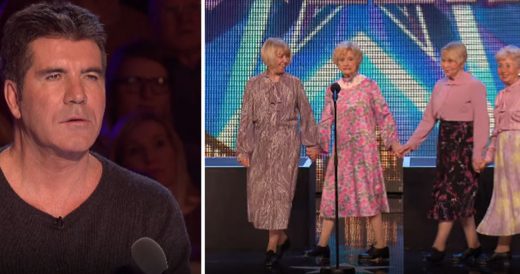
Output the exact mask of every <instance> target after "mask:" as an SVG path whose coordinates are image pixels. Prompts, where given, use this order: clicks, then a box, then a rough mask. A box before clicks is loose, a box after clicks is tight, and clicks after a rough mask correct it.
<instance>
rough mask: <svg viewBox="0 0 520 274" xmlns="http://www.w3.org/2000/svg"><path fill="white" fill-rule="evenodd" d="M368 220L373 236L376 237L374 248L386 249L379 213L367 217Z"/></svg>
mask: <svg viewBox="0 0 520 274" xmlns="http://www.w3.org/2000/svg"><path fill="white" fill-rule="evenodd" d="M368 220H369V222H370V225H371V226H372V229H373V230H374V234H375V237H376V244H375V246H374V247H375V248H377V249H381V248H384V247H386V241H385V233H384V230H383V218H382V217H381V213H379V214H377V215H375V216H372V217H369V218H368Z"/></svg>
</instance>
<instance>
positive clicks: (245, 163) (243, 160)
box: [237, 154, 249, 167]
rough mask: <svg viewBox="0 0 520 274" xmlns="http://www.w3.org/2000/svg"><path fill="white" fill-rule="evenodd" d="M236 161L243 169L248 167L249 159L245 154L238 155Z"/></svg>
mask: <svg viewBox="0 0 520 274" xmlns="http://www.w3.org/2000/svg"><path fill="white" fill-rule="evenodd" d="M237 160H238V162H239V163H240V164H241V165H243V166H244V167H249V157H248V156H246V155H245V154H239V155H238V156H237Z"/></svg>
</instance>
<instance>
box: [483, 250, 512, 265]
mask: <svg viewBox="0 0 520 274" xmlns="http://www.w3.org/2000/svg"><path fill="white" fill-rule="evenodd" d="M511 258H512V257H511V252H510V251H508V252H493V255H491V256H488V257H483V258H481V259H480V260H478V264H480V265H502V266H508V265H510V264H511Z"/></svg>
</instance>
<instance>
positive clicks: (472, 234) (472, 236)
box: [460, 216, 480, 248]
mask: <svg viewBox="0 0 520 274" xmlns="http://www.w3.org/2000/svg"><path fill="white" fill-rule="evenodd" d="M460 223H461V225H462V229H464V235H465V236H466V242H467V243H468V247H469V248H477V247H479V246H480V242H479V240H478V235H477V230H476V225H475V217H474V216H471V217H467V218H461V219H460Z"/></svg>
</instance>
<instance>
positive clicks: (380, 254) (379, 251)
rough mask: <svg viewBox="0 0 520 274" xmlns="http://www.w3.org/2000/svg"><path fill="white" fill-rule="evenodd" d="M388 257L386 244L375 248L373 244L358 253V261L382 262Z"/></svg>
mask: <svg viewBox="0 0 520 274" xmlns="http://www.w3.org/2000/svg"><path fill="white" fill-rule="evenodd" d="M389 257H390V251H389V250H388V246H386V247H383V248H375V247H374V246H373V245H372V246H370V248H369V249H368V250H367V251H365V252H363V253H361V254H359V255H358V261H360V262H362V261H371V262H383V261H387V260H388V258H389Z"/></svg>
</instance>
